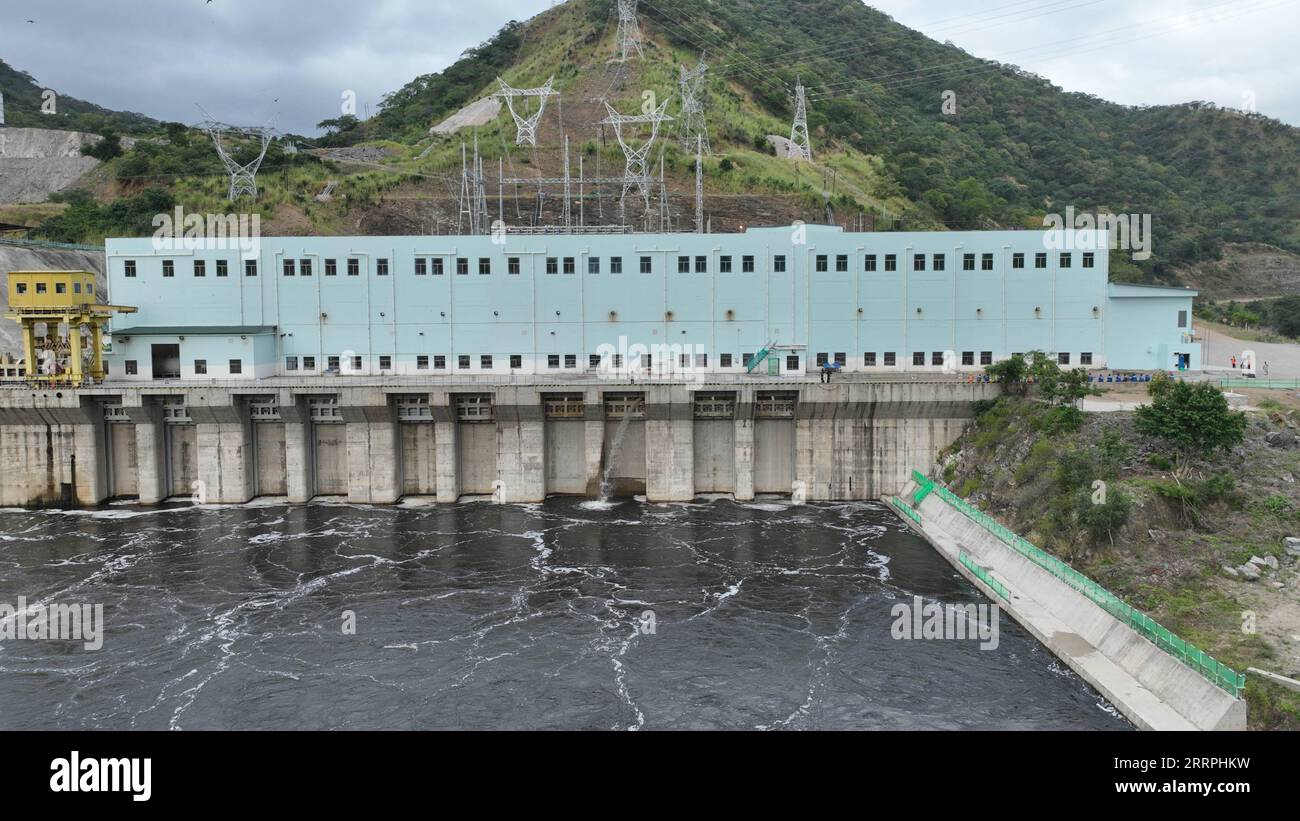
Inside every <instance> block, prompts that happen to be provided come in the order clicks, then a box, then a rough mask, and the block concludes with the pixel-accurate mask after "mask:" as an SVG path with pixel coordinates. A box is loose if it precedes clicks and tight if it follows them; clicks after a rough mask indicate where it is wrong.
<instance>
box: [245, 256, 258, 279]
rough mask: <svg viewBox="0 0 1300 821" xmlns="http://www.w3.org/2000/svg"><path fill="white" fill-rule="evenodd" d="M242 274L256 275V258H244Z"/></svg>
mask: <svg viewBox="0 0 1300 821" xmlns="http://www.w3.org/2000/svg"><path fill="white" fill-rule="evenodd" d="M244 276H246V277H255V276H257V260H255V259H246V260H244Z"/></svg>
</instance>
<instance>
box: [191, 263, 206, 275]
mask: <svg viewBox="0 0 1300 821" xmlns="http://www.w3.org/2000/svg"><path fill="white" fill-rule="evenodd" d="M207 275H208V263H207V261H206V260H202V259H196V260H194V276H196V277H205V276H207Z"/></svg>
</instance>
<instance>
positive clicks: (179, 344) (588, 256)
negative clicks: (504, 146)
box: [107, 225, 1200, 380]
mask: <svg viewBox="0 0 1300 821" xmlns="http://www.w3.org/2000/svg"><path fill="white" fill-rule="evenodd" d="M159 245H160V244H159V243H157V242H156V241H154V240H153V239H151V238H148V237H146V238H134V239H110V240H109V241H108V243H107V263H108V278H109V296H110V298H111V300H112V302H114V303H116V304H123V305H134V306H137V307H138V308H139V312H138V313H137V314H135V315H132V316H130V317H126V318H122V319H118V320H117V324H116V326H115V327H114V329H113V335H112V339H113V348H112V353H111V355H110V356H109V357H108V366H109V378H110V379H126V380H151V379H155V378H163V377H177V376H179V377H180V378H184V379H226V378H231V379H250V380H253V379H259V378H265V377H268V376H295V377H304V378H305V377H310V376H322V375H325V374H333V373H336V372H338V373H341V374H343V375H349V374H357V375H365V376H383V375H393V376H417V375H428V376H430V377H440V376H449V377H455V376H483V375H500V376H508V375H510V374H512V373H513V374H529V375H537V376H542V377H544V376H546V375H555V376H562V375H566V374H572V375H577V374H581V373H583V372H587V371H589V370H591V369H593V368H604V369H606V370H609V369H613V370H616V371H620V372H622V371H626V372H628V374H629V375H630V376H634V377H635V376H637V375H647V376H648V375H654V374H660V375H663V374H666V373H670V372H671V371H673V370H675V369H682V370H693V371H696V372H698V371H704V372H706V373H744V372H745V371H746V368H747V366H748V365H749V363H750V362H751V360H752V359H753V358H754V357H756V356H757V357H759V358H760V362H759V364H758V365H757V366H756V371H761V372H762V373H763V374H766V375H771V376H782V375H799V376H803V375H805V374H806V373H808V372H809V371H813V370H816V368H817V366H818V365H819V364H820V363H821V362H823V361H832V362H839V363H840V364H841V365H842V366H843V369H844V370H845V371H850V372H866V373H869V374H878V375H882V376H885V375H889V374H901V373H915V372H921V373H924V372H949V373H951V372H957V373H961V372H979V371H980V370H981V369H982V368H983V367H984V366H985V365H988V364H990V363H992V362H996V361H998V360H1001V359H1005V358H1007V357H1009V356H1012V355H1013V354H1018V353H1024V352H1028V351H1031V350H1039V351H1044V352H1046V353H1048V354H1050V355H1052V356H1053V357H1055V358H1056V359H1057V360H1058V361H1059V362H1060V363H1061V364H1062V365H1063V366H1068V367H1085V368H1090V369H1102V368H1109V369H1123V370H1154V369H1171V368H1174V367H1176V366H1177V365H1178V364H1180V363H1181V364H1183V365H1184V366H1185V367H1186V368H1187V369H1189V370H1199V369H1200V346H1199V345H1198V344H1197V343H1195V342H1193V341H1191V340H1192V338H1191V331H1192V328H1191V321H1192V319H1191V317H1192V299H1193V297H1194V296H1195V292H1194V291H1188V290H1184V289H1169V288H1147V287H1139V286H1128V285H1112V284H1109V283H1108V282H1107V260H1108V258H1107V251H1106V248H1105V246H1104V244H1102V245H1100V246H1099V247H1098V249H1097V250H1096V251H1095V252H1094V251H1090V250H1080V249H1078V248H1076V247H1073V246H1075V245H1076V243H1074V242H1073V241H1072V238H1071V237H1066V238H1065V241H1064V242H1063V241H1062V238H1061V236H1060V235H1056V236H1053V235H1052V234H1051V232H1043V231H974V232H915V233H849V232H844V231H842V230H840V229H839V228H837V227H833V226H814V225H809V226H787V227H773V228H758V229H750V230H748V231H746V232H744V233H741V234H608V235H606V234H601V235H597V234H581V233H574V234H542V235H516V234H508V235H503V236H404V237H375V236H369V237H277V238H265V237H264V238H260V239H258V240H257V241H256V242H255V243H253V246H252V247H249V248H246V249H244V250H240V249H238V248H235V247H232V248H230V249H222V248H200V249H196V250H177V249H175V248H169V247H166V246H165V245H163V247H159ZM1063 248H1064V249H1069V250H1062V249H1063ZM763 352H767V355H765V356H764V355H763Z"/></svg>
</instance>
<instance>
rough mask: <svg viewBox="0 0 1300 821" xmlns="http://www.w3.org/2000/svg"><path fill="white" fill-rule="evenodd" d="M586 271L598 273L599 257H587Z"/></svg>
mask: <svg viewBox="0 0 1300 821" xmlns="http://www.w3.org/2000/svg"><path fill="white" fill-rule="evenodd" d="M587 273H589V274H599V273H600V257H587Z"/></svg>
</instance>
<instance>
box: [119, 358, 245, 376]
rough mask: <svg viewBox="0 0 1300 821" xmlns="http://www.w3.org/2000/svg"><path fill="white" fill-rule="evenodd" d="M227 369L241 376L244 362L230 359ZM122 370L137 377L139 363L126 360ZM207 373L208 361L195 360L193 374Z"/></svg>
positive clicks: (233, 374) (232, 373)
mask: <svg viewBox="0 0 1300 821" xmlns="http://www.w3.org/2000/svg"><path fill="white" fill-rule="evenodd" d="M104 367H105V368H107V367H108V366H107V365H105V366H104ZM227 367H228V368H229V370H230V374H231V375H232V376H235V375H239V374H242V373H243V372H244V360H242V359H231V360H230V361H229V362H228V363H227ZM122 369H123V371H124V372H125V373H126V375H127V376H137V375H139V373H140V365H139V362H138V361H137V360H134V359H128V360H126V361H125V362H123V363H122ZM207 372H208V360H206V359H196V360H194V373H195V375H197V376H203V375H204V374H206V373H207Z"/></svg>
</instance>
